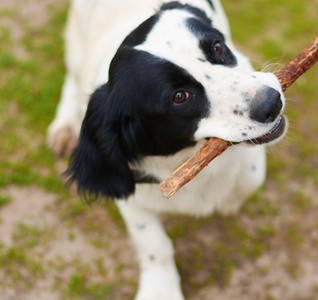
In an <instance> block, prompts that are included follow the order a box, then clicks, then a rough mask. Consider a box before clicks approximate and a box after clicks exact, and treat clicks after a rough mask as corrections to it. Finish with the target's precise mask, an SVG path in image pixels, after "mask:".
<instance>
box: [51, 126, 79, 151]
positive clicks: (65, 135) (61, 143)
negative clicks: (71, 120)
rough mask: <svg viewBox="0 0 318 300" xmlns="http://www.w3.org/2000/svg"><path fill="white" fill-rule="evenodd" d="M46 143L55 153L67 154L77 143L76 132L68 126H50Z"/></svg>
mask: <svg viewBox="0 0 318 300" xmlns="http://www.w3.org/2000/svg"><path fill="white" fill-rule="evenodd" d="M47 144H48V146H49V147H50V148H51V149H52V150H53V152H54V153H55V154H56V155H58V156H64V155H69V154H71V152H72V150H73V149H74V148H75V146H76V144H77V134H76V133H75V132H74V130H73V129H72V128H71V127H70V126H68V127H64V128H60V129H58V130H53V129H52V128H50V129H49V132H48V138H47Z"/></svg>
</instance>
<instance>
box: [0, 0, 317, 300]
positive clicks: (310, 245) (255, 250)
mask: <svg viewBox="0 0 318 300" xmlns="http://www.w3.org/2000/svg"><path fill="white" fill-rule="evenodd" d="M223 5H224V8H225V10H226V12H227V15H228V17H229V20H230V25H231V28H232V36H233V39H234V41H235V44H236V45H237V47H238V48H239V49H240V50H241V51H242V52H243V53H245V54H247V55H248V56H249V57H250V58H251V61H252V62H253V64H254V66H255V68H256V69H257V70H263V69H265V70H269V71H272V72H275V71H277V70H279V69H280V68H281V66H282V65H284V64H285V63H286V62H288V60H289V59H291V58H292V57H293V56H295V55H296V54H297V53H298V52H299V51H300V50H302V49H303V48H304V47H305V46H306V44H307V43H309V42H310V41H311V40H312V39H313V38H314V37H315V35H316V34H317V33H318V23H317V16H318V0H310V1H309V0H288V1H287V0H282V1H274V0H266V1H265V0H248V1H237V0H224V1H223ZM67 7H68V5H67V2H66V1H62V0H54V1H53V0H42V1H40V0H27V1H22V0H12V1H6V0H1V1H0V45H1V46H0V295H1V296H0V298H1V300H9V299H10V300H13V299H19V300H26V299H30V300H31V299H32V300H33V299H39V300H50V299H52V300H53V299H54V300H56V299H63V300H70V299H84V300H91V299H111V300H126V299H127V300H128V299H133V295H134V293H135V291H136V286H137V276H138V275H137V274H138V272H137V265H136V263H135V258H134V253H133V251H132V249H131V245H130V243H129V241H128V240H127V238H126V231H125V226H124V224H123V222H122V220H121V218H120V216H119V214H118V211H117V209H116V207H115V206H114V205H113V204H112V203H103V202H101V203H96V204H93V205H90V206H89V205H87V204H86V203H85V202H83V201H81V200H80V199H78V198H77V197H76V194H75V193H74V191H73V190H66V189H65V188H64V184H63V181H62V180H61V176H60V174H61V173H62V172H63V171H64V170H65V167H66V165H67V160H68V158H63V159H58V158H57V157H55V155H54V154H53V153H52V151H51V150H50V149H48V148H47V146H46V130H47V127H48V125H49V124H50V122H51V121H52V119H53V117H54V114H55V109H56V106H57V103H58V100H59V96H60V92H61V85H62V82H63V78H64V74H65V68H64V64H63V39H62V32H63V27H64V25H65V21H66V12H67ZM317 80H318V65H317V66H315V67H314V68H313V69H311V70H310V71H308V72H307V73H306V74H305V75H303V76H302V77H301V78H300V79H299V80H298V81H297V82H296V83H295V84H294V85H293V86H292V87H290V88H289V89H288V90H287V92H286V94H285V95H286V98H287V106H286V113H285V114H286V116H287V117H288V119H289V123H290V125H289V132H288V134H287V136H286V138H285V139H284V140H283V141H282V142H281V143H279V144H278V145H274V146H271V147H269V148H268V172H267V173H268V174H267V181H266V183H265V184H264V186H263V187H262V188H261V189H260V190H259V191H258V192H257V193H256V194H255V195H253V196H252V197H251V198H250V199H248V201H247V202H246V204H245V205H244V207H243V208H242V209H241V211H240V213H239V214H238V215H237V216H230V217H223V216H220V215H218V214H214V215H213V216H210V217H208V218H202V219H194V218H190V217H179V216H165V217H164V222H165V225H166V227H167V230H168V233H169V235H170V236H171V237H172V238H173V241H174V243H175V246H176V257H177V264H178V268H179V270H180V273H181V277H182V279H183V290H184V293H185V295H186V297H187V299H189V300H227V299H238V300H255V299H257V300H293V299H295V300H296V299H297V300H316V299H317V297H318V264H317V259H318V252H317V250H316V249H317V247H318V168H317V167H318V118H317V111H318V99H317V98H318V86H317Z"/></svg>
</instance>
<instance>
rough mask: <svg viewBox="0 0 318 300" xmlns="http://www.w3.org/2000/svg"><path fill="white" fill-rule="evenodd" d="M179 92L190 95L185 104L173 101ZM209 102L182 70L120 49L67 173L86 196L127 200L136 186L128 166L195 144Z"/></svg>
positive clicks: (92, 104) (94, 101)
mask: <svg viewBox="0 0 318 300" xmlns="http://www.w3.org/2000/svg"><path fill="white" fill-rule="evenodd" d="M178 91H186V92H187V93H189V95H190V96H189V98H188V99H187V100H186V101H185V102H184V103H182V104H175V103H174V102H173V96H174V94H175V93H176V92H178ZM208 103H209V102H208V100H207V97H206V95H205V91H204V88H203V86H202V85H201V84H200V83H199V82H197V81H196V80H195V79H194V78H193V77H192V76H191V75H190V74H188V73H187V72H186V71H185V70H183V69H182V68H180V67H178V66H176V65H174V64H173V63H171V62H168V61H165V60H163V59H159V58H157V57H155V56H153V55H151V54H149V53H146V52H143V51H138V50H134V49H130V48H127V47H122V48H120V49H119V50H118V52H117V54H116V55H115V57H114V59H113V61H112V63H111V66H110V72H109V82H108V83H107V84H106V85H104V86H102V87H100V88H99V89H97V90H96V91H95V93H94V94H93V95H92V97H91V100H90V102H89V104H88V109H87V112H86V116H85V119H84V121H83V125H82V129H81V135H80V141H79V145H78V146H77V148H76V149H75V150H74V152H73V154H72V156H71V162H70V166H69V169H68V171H67V174H68V175H69V176H70V182H73V181H76V182H77V183H78V189H79V192H80V193H81V194H84V195H85V192H86V191H88V192H89V194H92V195H95V196H98V195H103V196H106V197H111V198H126V197H128V196H129V195H130V194H132V193H133V192H134V190H135V183H136V182H135V180H136V178H135V176H134V172H133V171H132V170H131V169H130V167H129V163H134V162H135V163H136V162H138V161H139V160H141V159H142V158H143V157H145V156H149V155H170V154H174V153H176V152H178V151H179V150H181V149H184V148H185V147H189V146H192V145H194V144H195V143H196V142H195V141H194V137H193V135H194V132H195V131H196V129H197V125H198V123H199V121H200V120H201V119H202V118H203V117H204V116H207V114H208V112H209V109H210V108H209V104H208ZM150 175H151V174H150Z"/></svg>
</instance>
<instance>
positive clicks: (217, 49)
mask: <svg viewBox="0 0 318 300" xmlns="http://www.w3.org/2000/svg"><path fill="white" fill-rule="evenodd" d="M213 49H214V52H215V53H216V54H217V55H221V54H222V52H223V47H222V45H221V43H220V42H216V43H215V44H214V45H213Z"/></svg>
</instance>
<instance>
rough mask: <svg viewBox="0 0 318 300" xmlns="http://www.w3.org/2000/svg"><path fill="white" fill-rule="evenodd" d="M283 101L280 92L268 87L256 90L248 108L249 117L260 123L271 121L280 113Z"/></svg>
mask: <svg viewBox="0 0 318 300" xmlns="http://www.w3.org/2000/svg"><path fill="white" fill-rule="evenodd" d="M282 107H283V102H282V100H281V98H280V93H279V92H278V91H277V90H275V89H273V88H270V87H266V88H263V89H262V90H261V91H259V92H257V94H256V96H255V97H254V101H253V103H252V106H251V109H250V118H251V119H253V120H255V121H257V122H260V123H271V122H273V121H274V120H275V119H276V118H277V116H278V115H279V114H280V112H281V109H282Z"/></svg>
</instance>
